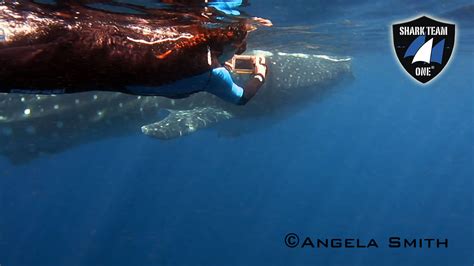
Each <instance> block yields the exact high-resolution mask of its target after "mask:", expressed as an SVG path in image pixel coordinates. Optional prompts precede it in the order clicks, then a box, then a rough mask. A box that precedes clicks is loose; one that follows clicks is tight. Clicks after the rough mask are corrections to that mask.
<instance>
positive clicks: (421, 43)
mask: <svg viewBox="0 0 474 266" xmlns="http://www.w3.org/2000/svg"><path fill="white" fill-rule="evenodd" d="M425 37H426V36H424V35H421V36H419V37H418V38H416V39H415V40H414V41H413V42H412V43H411V44H410V46H409V47H408V49H407V51H406V52H405V56H404V57H405V58H406V57H409V56H413V59H412V61H411V63H412V64H414V63H416V62H424V63H427V64H431V63H433V62H436V63H439V64H441V62H442V61H443V50H444V43H445V39H442V40H441V41H439V42H438V43H437V44H436V45H434V46H433V43H434V38H431V39H430V40H429V41H427V42H426V43H425Z"/></svg>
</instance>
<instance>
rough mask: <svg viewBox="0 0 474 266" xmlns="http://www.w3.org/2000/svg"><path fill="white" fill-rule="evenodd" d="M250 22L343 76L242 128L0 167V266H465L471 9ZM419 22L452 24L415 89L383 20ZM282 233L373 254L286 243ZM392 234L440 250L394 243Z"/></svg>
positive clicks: (301, 15) (274, 14)
mask: <svg viewBox="0 0 474 266" xmlns="http://www.w3.org/2000/svg"><path fill="white" fill-rule="evenodd" d="M248 12H249V13H251V14H255V15H257V16H260V17H268V18H270V19H272V20H273V21H274V23H275V25H276V27H281V28H286V29H287V28H288V27H293V26H299V27H304V28H305V30H306V31H311V32H310V33H312V34H304V35H302V36H299V35H298V34H296V35H298V36H295V38H296V37H299V38H302V39H300V40H294V39H293V40H292V41H294V43H306V44H311V47H313V48H308V47H309V46H305V47H301V49H302V50H305V51H307V50H308V49H314V50H315V51H317V52H318V53H328V54H335V55H344V56H351V57H352V58H353V76H354V79H353V80H352V81H351V82H348V83H344V84H341V85H340V86H338V87H337V88H335V89H334V90H333V91H332V92H331V93H328V94H326V95H324V97H323V99H321V100H319V101H317V102H315V103H313V104H311V105H309V106H307V107H305V108H304V109H303V110H300V111H298V112H296V113H294V114H292V115H290V116H288V117H287V118H286V119H284V120H282V121H279V122H278V123H276V124H272V123H268V125H266V121H265V120H264V119H262V120H258V121H255V126H256V127H257V126H258V128H259V130H256V131H254V132H251V133H249V134H243V135H238V134H236V135H235V136H232V137H226V136H219V135H218V134H216V132H215V131H213V130H203V131H199V132H197V133H195V134H192V135H190V136H187V137H185V138H180V139H177V140H173V141H166V142H163V141H158V140H155V139H151V138H148V137H145V136H143V135H141V134H139V133H138V132H137V133H136V134H132V135H129V136H120V137H115V138H108V139H104V140H100V141H96V142H92V143H87V144H83V145H80V146H76V147H73V148H71V149H68V150H66V151H64V152H62V153H59V154H56V155H52V156H47V157H43V158H39V159H37V160H34V161H31V162H29V163H27V164H24V165H12V164H10V163H9V162H8V161H7V160H4V159H2V160H0V177H1V178H0V265H2V266H16V265H51V266H55V265H70V266H74V265H325V266H326V265H327V266H332V265H344V266H346V265H347V266H349V265H350V266H356V265H357V266H358V265H361V266H362V265H363V266H365V265H417V266H419V265H430V266H433V265H440V266H462V265H472V264H473V263H474V244H473V241H474V209H473V204H474V198H473V193H472V190H473V188H474V187H473V181H472V179H473V177H474V60H473V52H474V49H473V48H474V46H473V43H474V38H473V37H474V34H473V33H474V31H473V27H474V19H473V18H474V16H473V15H474V6H473V4H472V2H471V1H422V2H420V3H416V4H415V3H413V2H412V1H375V2H374V1H362V0H359V1H332V2H330V3H328V2H326V1H308V0H295V1H291V2H288V1H281V0H279V1H269V0H265V1H263V0H262V1H258V2H257V1H253V2H252V5H251V6H250V7H249V8H248ZM419 14H428V15H433V16H435V17H436V18H440V19H447V20H450V21H452V22H454V23H456V25H457V33H458V36H457V41H456V49H455V52H454V54H453V56H452V57H451V60H450V63H449V65H448V67H447V68H446V69H445V70H444V72H443V73H442V74H441V75H440V76H439V77H437V78H436V80H434V81H433V82H431V83H430V84H429V85H428V86H420V85H418V84H417V83H416V82H415V81H413V80H412V78H411V77H409V76H408V75H407V74H406V73H405V72H404V70H403V69H402V68H401V66H400V64H399V63H398V61H397V59H396V57H395V55H394V53H393V52H392V49H393V48H392V42H391V38H390V26H391V24H393V23H394V22H399V21H403V20H407V19H410V18H414V17H416V16H417V15H419ZM279 38H282V37H281V36H280V37H279ZM304 38H306V39H304ZM263 41H268V42H270V41H269V40H263ZM277 41H278V40H275V42H277ZM290 43H291V42H290ZM294 45H296V44H294ZM314 47H317V48H314ZM287 48H288V50H292V51H295V50H296V51H298V49H300V47H298V46H293V47H287ZM288 233H296V234H298V235H299V236H300V238H301V240H303V239H304V237H305V236H309V237H311V238H313V239H316V238H358V239H360V241H361V242H363V243H364V244H367V243H368V241H369V240H370V239H375V240H376V241H377V242H378V244H379V248H369V249H363V248H348V249H347V248H346V249H344V248H314V249H313V248H308V247H305V248H301V247H297V248H288V247H287V246H286V245H285V242H284V238H285V236H286V235H287V234H288ZM391 236H399V237H402V238H408V239H413V238H440V239H446V238H447V239H448V241H449V246H448V248H444V247H443V248H431V249H429V248H426V247H424V248H405V249H402V248H401V249H393V248H388V247H387V245H386V240H387V239H388V238H389V237H391Z"/></svg>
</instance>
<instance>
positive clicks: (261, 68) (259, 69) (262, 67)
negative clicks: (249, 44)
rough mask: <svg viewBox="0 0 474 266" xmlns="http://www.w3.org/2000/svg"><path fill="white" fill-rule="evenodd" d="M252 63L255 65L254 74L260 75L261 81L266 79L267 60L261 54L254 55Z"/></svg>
mask: <svg viewBox="0 0 474 266" xmlns="http://www.w3.org/2000/svg"><path fill="white" fill-rule="evenodd" d="M253 63H254V66H255V70H254V71H255V72H254V73H255V76H260V77H261V78H262V79H263V80H262V82H263V81H264V80H265V79H266V77H267V71H268V67H267V60H266V59H265V57H263V56H255V57H254V58H253Z"/></svg>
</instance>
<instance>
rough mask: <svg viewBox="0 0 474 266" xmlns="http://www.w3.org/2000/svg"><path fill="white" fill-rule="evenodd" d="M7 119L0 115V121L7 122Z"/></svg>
mask: <svg viewBox="0 0 474 266" xmlns="http://www.w3.org/2000/svg"><path fill="white" fill-rule="evenodd" d="M7 119H8V118H7V117H6V116H3V115H0V121H5V120H7Z"/></svg>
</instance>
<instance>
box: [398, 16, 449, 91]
mask: <svg viewBox="0 0 474 266" xmlns="http://www.w3.org/2000/svg"><path fill="white" fill-rule="evenodd" d="M392 30H393V43H394V48H395V53H396V54H397V57H398V60H399V61H400V63H401V64H402V66H403V68H405V70H406V71H407V72H408V73H409V74H410V75H411V76H412V77H414V78H415V79H416V80H418V81H419V82H421V83H427V82H429V81H431V80H432V79H433V78H435V77H436V76H437V75H438V74H439V73H441V71H443V69H444V67H445V66H446V65H447V64H448V61H449V58H450V57H451V54H452V53H453V49H454V40H455V37H454V36H455V35H454V34H455V25H454V24H448V23H445V22H442V21H436V20H434V19H431V18H429V17H426V16H423V17H420V18H417V19H415V20H412V21H408V22H405V23H401V24H395V25H393V29H392Z"/></svg>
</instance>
